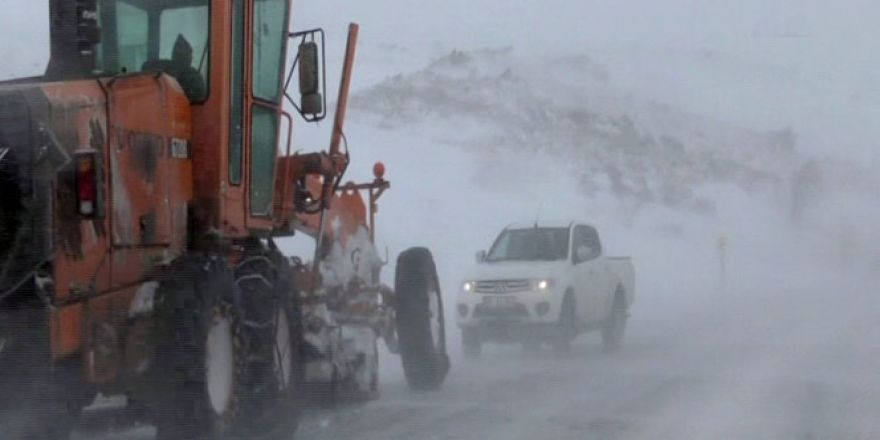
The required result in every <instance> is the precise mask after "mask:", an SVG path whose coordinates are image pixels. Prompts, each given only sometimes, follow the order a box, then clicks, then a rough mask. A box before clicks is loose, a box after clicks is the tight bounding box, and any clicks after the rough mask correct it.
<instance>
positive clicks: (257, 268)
mask: <svg viewBox="0 0 880 440" xmlns="http://www.w3.org/2000/svg"><path fill="white" fill-rule="evenodd" d="M235 283H236V285H237V286H238V288H239V290H240V291H241V294H242V302H241V304H242V309H243V311H244V316H245V317H246V320H245V325H244V333H245V336H246V338H247V340H248V346H249V347H250V351H249V353H250V355H249V357H248V360H247V363H248V366H247V369H248V371H249V374H250V383H251V384H252V388H251V390H250V395H249V400H250V401H251V402H252V405H250V407H249V408H248V409H249V410H250V414H249V417H250V418H251V420H252V425H254V429H253V430H252V431H251V433H250V438H265V439H275V438H278V439H288V438H290V437H291V436H292V435H293V432H295V431H296V428H297V425H298V423H299V416H300V411H301V408H302V403H303V402H302V400H303V399H302V396H303V393H302V388H301V386H302V383H303V374H304V371H303V368H302V367H303V363H302V357H301V347H302V319H301V311H300V307H299V293H298V292H297V291H296V290H295V286H293V272H292V269H291V267H290V264H289V262H288V261H287V259H286V258H285V257H284V256H283V255H281V253H280V252H278V251H277V250H274V249H272V250H269V249H265V248H264V247H263V246H261V245H257V244H256V243H253V242H252V243H251V245H250V246H249V251H248V252H247V254H246V256H245V258H244V259H243V260H242V261H241V262H240V263H239V264H238V265H237V266H236V268H235Z"/></svg>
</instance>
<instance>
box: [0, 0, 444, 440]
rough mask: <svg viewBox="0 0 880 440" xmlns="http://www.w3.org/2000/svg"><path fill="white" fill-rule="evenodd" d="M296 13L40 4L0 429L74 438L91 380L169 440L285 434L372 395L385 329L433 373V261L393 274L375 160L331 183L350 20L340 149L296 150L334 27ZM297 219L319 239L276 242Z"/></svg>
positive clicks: (13, 174) (10, 225)
mask: <svg viewBox="0 0 880 440" xmlns="http://www.w3.org/2000/svg"><path fill="white" fill-rule="evenodd" d="M290 8H291V2H290V0H50V2H49V8H48V11H49V16H50V17H49V23H50V26H49V29H50V59H49V63H48V66H47V68H46V71H45V74H44V75H41V76H39V77H32V78H20V79H14V80H10V81H5V82H2V83H0V371H2V372H3V374H2V376H0V390H2V391H3V392H2V393H0V431H2V432H0V434H2V435H0V436H2V438H41V439H42V438H50V439H51V438H66V437H67V436H68V435H69V432H70V430H71V429H72V426H74V424H75V421H76V418H77V416H78V415H79V413H80V412H81V411H82V409H83V408H84V407H86V406H87V405H89V404H90V403H91V402H92V401H93V399H94V397H95V396H96V395H97V394H98V393H100V394H102V395H124V396H126V397H127V400H126V401H127V402H128V404H129V405H136V406H137V407H138V408H139V410H140V411H142V412H143V414H145V415H146V416H145V417H148V418H149V420H151V421H152V422H153V423H154V424H155V426H156V429H157V433H158V437H159V438H163V439H225V438H248V439H251V438H257V439H259V438H290V436H291V435H292V432H293V431H294V430H295V425H296V423H297V420H298V414H299V410H300V408H301V406H302V404H303V403H305V401H306V400H308V399H309V398H310V396H315V395H325V396H326V395H328V393H330V394H332V395H353V396H356V397H359V398H370V397H372V396H375V395H376V392H377V380H378V369H377V364H378V357H377V342H378V340H379V339H384V341H385V343H386V345H387V346H388V348H389V350H390V351H391V352H396V353H399V354H400V355H401V359H402V362H403V367H404V372H405V375H406V379H407V382H408V383H409V385H410V387H411V388H413V389H418V390H430V389H436V388H438V387H439V386H441V384H442V382H443V380H444V378H445V376H446V373H447V371H448V369H449V360H448V357H447V355H446V347H445V327H444V317H443V307H442V298H441V295H440V288H439V286H440V285H439V282H438V278H437V272H436V268H435V266H434V261H433V258H432V256H431V253H430V252H429V251H428V250H427V249H425V248H421V247H416V248H411V249H409V250H406V251H404V252H402V253H401V254H400V255H399V256H398V258H397V261H396V273H395V280H394V286H393V287H388V286H385V285H383V284H382V283H381V281H380V272H381V268H382V267H383V265H384V264H385V263H387V258H385V259H384V260H386V261H383V258H380V256H379V253H378V252H377V251H376V246H375V245H374V234H373V231H374V224H375V215H376V210H377V200H378V199H379V198H380V197H381V196H382V194H383V193H384V192H385V191H386V190H387V189H388V188H389V187H390V183H389V182H388V181H387V180H385V178H384V176H385V168H384V166H383V165H382V163H381V162H377V163H376V164H375V166H374V167H373V172H374V173H373V174H374V176H375V178H374V179H373V180H372V181H369V182H366V183H353V182H347V181H345V180H344V175H345V173H346V170H347V169H348V166H349V163H350V155H349V151H348V146H347V142H346V141H345V135H344V132H343V122H344V119H345V113H346V111H345V110H346V103H347V101H348V94H349V85H350V81H351V75H352V68H353V62H354V55H355V47H356V41H357V35H358V26H357V25H356V24H352V25H350V27H349V33H348V42H347V48H346V52H345V58H344V64H343V69H342V75H341V78H340V87H339V95H338V100H337V103H336V111H335V114H334V116H333V118H332V120H333V122H332V124H333V125H332V133H331V139H330V143H329V146H328V147H327V149H326V150H320V151H316V152H306V153H302V152H299V151H300V148H299V147H294V146H293V142H294V137H293V122H294V119H295V118H294V116H291V114H295V116H296V117H297V118H301V119H303V120H305V121H307V122H317V121H320V120H322V119H324V117H325V116H327V114H328V112H327V98H326V96H327V92H326V80H327V78H326V73H325V72H326V69H325V64H324V62H325V60H324V32H323V31H322V30H321V29H310V30H304V31H298V32H291V31H289V24H290V16H291V11H290ZM5 37H6V38H7V40H6V41H7V43H6V44H11V43H10V42H11V38H12V37H13V36H10V35H6V36H5ZM288 52H290V53H291V54H292V56H291V59H290V60H288V59H287V54H288ZM292 84H296V85H297V87H295V88H298V90H297V91H296V92H291V88H292V87H291V86H292ZM286 108H289V109H295V112H294V111H293V110H291V112H288V111H286V110H285V109H286ZM292 151H296V152H297V153H292ZM293 234H304V235H306V236H309V237H312V238H313V239H314V243H315V248H314V254H313V255H303V256H287V255H284V254H282V252H281V251H280V250H279V246H278V244H277V243H276V239H278V238H279V237H287V236H291V235H293ZM314 389H318V390H321V391H320V393H317V394H315V393H313V392H311V391H309V390H314ZM13 411H17V414H19V415H16V416H14V417H13V416H8V414H11V413H12V412H13ZM16 425H20V427H21V431H20V432H19V431H14V427H15V426H16Z"/></svg>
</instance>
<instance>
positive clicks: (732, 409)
mask: <svg viewBox="0 0 880 440" xmlns="http://www.w3.org/2000/svg"><path fill="white" fill-rule="evenodd" d="M834 278H835V280H834V281H832V280H828V281H827V282H819V283H812V286H810V287H806V286H798V287H790V288H784V287H779V288H774V289H772V290H766V291H762V290H761V289H756V290H754V291H740V292H730V293H728V294H727V295H724V296H722V295H719V294H716V293H715V292H706V293H705V295H702V296H701V298H702V299H701V300H699V301H695V302H694V303H692V304H690V305H688V306H687V307H685V308H680V309H678V310H675V309H673V308H665V307H662V306H659V305H657V307H652V308H651V309H646V308H647V307H650V306H652V305H654V304H651V303H650V302H649V303H647V304H641V305H640V304H639V303H636V307H635V309H634V311H633V317H632V319H631V322H630V323H631V326H630V328H629V330H630V331H629V334H628V340H627V343H626V346H625V349H624V350H623V351H622V352H620V353H618V354H615V355H607V354H605V353H603V352H602V351H601V347H600V343H599V341H598V338H597V337H596V336H592V335H588V336H584V337H582V338H581V339H579V341H578V343H577V344H576V345H575V347H574V351H573V354H572V355H571V357H570V358H566V359H557V358H554V356H553V355H552V353H550V351H549V350H544V351H542V352H541V353H536V354H526V353H524V352H523V351H522V350H520V349H519V347H513V346H508V347H496V346H490V347H488V348H487V349H486V350H485V351H484V354H483V358H482V359H480V360H478V361H470V362H466V361H463V360H462V359H461V358H460V356H459V353H458V352H457V351H456V352H454V353H453V361H454V365H453V369H452V371H451V373H450V375H449V377H448V380H447V382H446V384H445V386H444V387H443V389H442V390H440V391H438V392H433V393H413V392H410V391H409V390H408V389H407V387H406V385H405V382H404V379H403V375H402V373H401V371H400V368H399V366H398V365H397V359H396V358H394V357H393V356H390V355H389V356H386V357H385V358H384V359H383V360H384V361H385V367H384V371H383V372H382V373H383V378H382V396H381V398H380V399H378V400H376V401H373V402H369V403H366V404H344V405H340V406H339V407H338V408H335V409H319V408H311V409H309V410H308V411H307V413H306V415H305V417H304V420H303V423H302V425H301V427H300V429H299V432H298V433H297V434H296V436H295V438H297V439H328V440H329V439H333V440H343V439H359V440H369V439H377V440H378V439H382V440H390V439H401V440H406V439H496V438H497V439H583V438H595V439H685V438H687V439H717V438H731V439H764V438H766V439H832V438H833V439H871V438H878V437H880V421H878V420H877V419H876V417H875V416H876V414H878V413H880V376H878V375H877V371H878V368H880V327H878V326H877V324H876V310H878V307H880V296H878V295H876V294H877V292H876V288H874V287H871V288H868V287H867V286H871V285H874V286H876V284H873V283H869V282H868V280H864V281H860V280H856V279H846V278H845V277H844V278H843V279H842V280H841V279H840V278H838V277H834ZM645 288H646V289H647V288H649V287H647V286H646V287H645ZM451 336H452V337H453V338H455V337H457V336H458V335H457V332H453V334H452V335H451ZM451 345H453V346H454V347H457V346H458V344H457V343H455V342H454V341H453V343H452V344H451ZM151 433H152V430H151V429H149V428H140V429H135V430H127V431H126V430H122V431H118V432H117V433H116V434H112V435H109V434H102V435H101V437H103V438H106V439H117V438H118V439H147V438H150V434H151ZM98 434H99V433H98V432H97V431H95V430H85V431H82V430H81V432H80V433H78V435H77V436H76V437H75V438H76V439H86V438H95V436H96V435H98Z"/></svg>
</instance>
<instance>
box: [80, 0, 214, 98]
mask: <svg viewBox="0 0 880 440" xmlns="http://www.w3.org/2000/svg"><path fill="white" fill-rule="evenodd" d="M208 3H209V0H187V1H176V2H171V1H168V0H103V1H101V2H99V4H98V17H99V18H98V20H99V25H100V27H101V43H100V44H98V46H97V48H96V53H97V63H96V67H95V69H96V72H95V73H96V74H100V75H107V74H109V75H116V74H124V73H132V72H142V71H162V72H165V73H168V74H169V75H171V76H173V77H175V78H176V79H177V81H178V82H179V83H180V86H181V87H182V88H183V90H184V92H185V93H186V95H187V97H188V98H189V99H190V101H192V102H199V101H203V100H204V99H205V98H206V97H207V86H206V84H207V80H208V65H209V63H208V61H209V59H208V56H209V54H208V47H209V46H208V35H209V32H208V30H209V27H208V24H209V20H208V18H209V14H208V12H209V11H208Z"/></svg>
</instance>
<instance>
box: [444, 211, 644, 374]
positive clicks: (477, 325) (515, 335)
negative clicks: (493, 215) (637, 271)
mask: <svg viewBox="0 0 880 440" xmlns="http://www.w3.org/2000/svg"><path fill="white" fill-rule="evenodd" d="M634 294H635V280H634V269H633V266H632V262H631V261H630V258H629V257H609V256H606V255H605V254H604V252H603V249H602V243H601V241H600V239H599V234H598V232H597V231H596V228H595V227H593V226H591V225H589V224H587V223H581V222H571V223H567V224H566V223H557V224H550V223H544V224H541V225H538V224H537V223H535V224H533V225H520V226H516V225H511V226H508V227H507V228H505V229H504V230H503V231H502V232H501V234H499V235H498V237H497V238H496V239H495V242H494V244H493V245H492V247H491V248H490V249H489V251H488V252H485V251H480V252H479V253H477V265H476V266H475V267H474V268H473V269H472V270H471V271H470V272H469V273H468V274H467V276H466V278H465V280H464V281H463V282H462V285H461V289H460V291H459V292H458V298H457V303H456V311H457V314H456V319H457V323H458V326H459V327H460V328H461V334H462V346H463V349H464V352H465V355H466V356H468V357H475V356H478V355H479V354H480V351H481V348H482V345H483V344H484V343H485V342H498V343H522V344H523V345H524V347H526V348H537V347H538V346H539V345H540V344H541V343H544V342H546V343H549V344H551V345H552V346H553V347H554V349H555V351H556V352H557V353H559V354H565V353H567V352H568V351H569V350H570V344H571V342H572V340H573V339H574V338H575V337H577V336H578V335H579V334H581V333H584V332H587V331H590V330H601V332H602V340H603V343H604V347H605V349H607V350H609V351H611V350H615V349H617V348H618V347H619V346H620V344H621V343H622V341H623V335H624V330H625V328H626V320H627V318H628V316H629V309H630V306H632V303H633V300H634V298H635V297H634Z"/></svg>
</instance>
